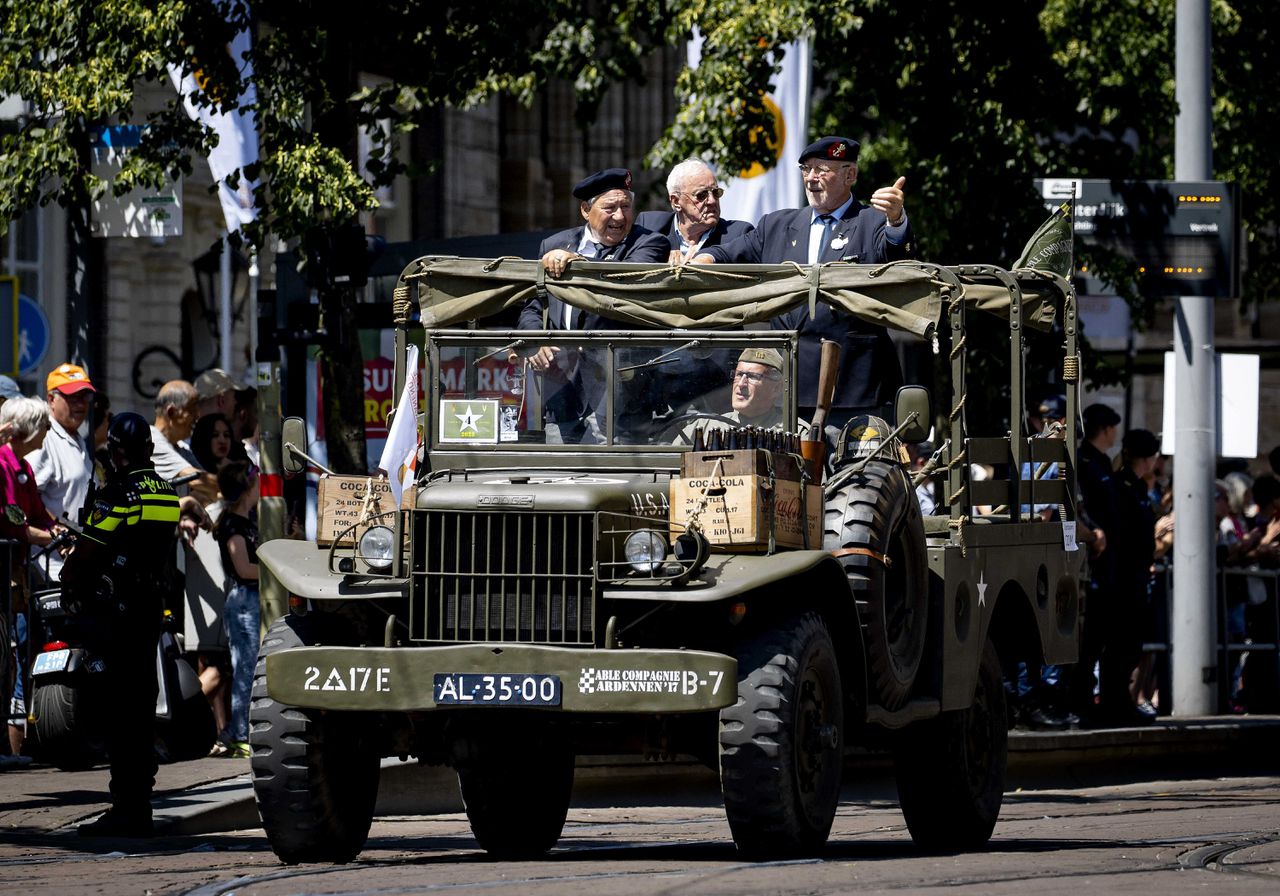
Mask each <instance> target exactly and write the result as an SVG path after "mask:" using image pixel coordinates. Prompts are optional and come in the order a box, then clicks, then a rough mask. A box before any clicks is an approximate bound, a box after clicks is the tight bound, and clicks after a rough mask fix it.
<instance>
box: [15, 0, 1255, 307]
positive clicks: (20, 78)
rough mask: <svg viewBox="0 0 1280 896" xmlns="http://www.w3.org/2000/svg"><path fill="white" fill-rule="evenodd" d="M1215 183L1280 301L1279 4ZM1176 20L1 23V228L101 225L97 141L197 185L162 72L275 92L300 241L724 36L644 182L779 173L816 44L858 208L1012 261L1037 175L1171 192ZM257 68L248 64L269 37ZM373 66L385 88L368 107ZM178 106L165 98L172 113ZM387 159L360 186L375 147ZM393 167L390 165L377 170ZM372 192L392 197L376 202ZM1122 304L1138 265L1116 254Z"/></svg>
mask: <svg viewBox="0 0 1280 896" xmlns="http://www.w3.org/2000/svg"><path fill="white" fill-rule="evenodd" d="M1211 10H1212V20H1213V29H1214V33H1213V37H1214V53H1213V62H1214V81H1213V88H1214V124H1215V133H1214V152H1215V168H1216V171H1215V174H1216V176H1218V177H1219V178H1222V179H1225V180H1233V181H1236V182H1237V183H1239V184H1240V187H1241V193H1242V197H1243V202H1242V205H1243V219H1244V224H1245V234H1246V242H1245V245H1246V249H1247V268H1246V270H1247V276H1246V279H1245V290H1244V291H1245V297H1246V299H1247V300H1254V299H1256V298H1258V297H1260V296H1267V295H1270V294H1272V293H1274V292H1275V290H1276V287H1277V286H1278V285H1280V260H1278V255H1280V246H1278V245H1277V236H1276V228H1275V221H1276V218H1277V211H1278V209H1277V201H1278V200H1277V198H1276V197H1277V196H1278V195H1280V191H1278V190H1277V189H1276V184H1275V180H1276V179H1277V178H1278V177H1280V165H1277V164H1276V153H1275V151H1274V149H1272V144H1271V142H1270V141H1269V139H1268V138H1267V137H1266V136H1265V135H1266V134H1267V133H1269V127H1268V125H1269V124H1270V117H1271V111H1272V110H1273V109H1274V108H1276V106H1277V102H1276V99H1277V96H1276V94H1277V92H1278V91H1280V77H1277V75H1278V74H1280V71H1278V70H1277V69H1278V68H1280V65H1278V62H1277V51H1276V50H1275V48H1274V47H1273V46H1272V45H1271V43H1270V40H1269V38H1270V30H1271V28H1272V27H1274V26H1273V24H1272V20H1273V18H1274V16H1273V15H1272V14H1271V12H1272V10H1271V4H1269V3H1267V2H1266V0H1213V2H1212V7H1211ZM1174 13H1175V2H1174V0H1152V2H1147V3H1114V2H1104V0H1011V2H1008V3H1002V4H985V5H984V4H977V5H974V4H970V3H962V2H959V0H940V2H935V3H929V4H901V3H893V2H887V0H861V2H859V3H856V4H831V3H818V2H817V0H774V2H771V3H760V2H755V0H588V2H585V3H584V2H581V0H489V2H487V3H484V4H474V3H459V2H448V0H397V2H395V3H390V2H384V0H368V2H366V3H364V4H361V5H360V6H359V8H358V9H352V8H349V7H342V6H340V5H334V4H315V3H311V2H306V0H254V2H253V3H252V4H250V3H248V2H246V0H0V16H2V19H3V21H2V24H3V29H2V30H0V94H3V95H11V94H19V95H21V96H23V97H24V98H26V99H27V100H28V101H30V103H31V105H32V109H33V111H32V114H31V115H30V116H29V117H27V118H25V119H24V120H22V121H20V122H19V123H18V125H17V127H16V128H9V129H8V130H6V131H5V132H4V133H3V134H2V135H0V139H2V140H3V143H2V145H0V150H2V151H0V184H2V185H3V187H4V189H2V190H0V228H2V227H4V226H5V222H7V221H8V220H9V219H11V218H13V217H15V216H16V215H18V214H20V213H21V212H22V211H23V210H25V209H27V208H30V207H31V206H33V205H35V204H37V203H48V202H50V201H59V202H64V203H83V202H84V200H85V197H87V196H89V195H91V194H93V193H95V192H98V191H101V190H102V189H104V186H105V185H103V184H101V183H99V182H97V181H96V180H95V179H94V178H93V176H92V175H91V174H90V173H89V171H88V166H87V165H86V164H85V161H84V160H85V150H84V134H85V130H86V128H88V127H89V126H91V125H94V124H114V123H127V122H137V123H145V124H146V125H148V129H147V136H146V139H145V143H144V149H143V151H141V152H139V153H136V154H134V156H133V157H132V158H131V159H130V162H129V165H128V166H127V167H126V169H125V171H124V173H123V174H122V175H121V177H120V178H119V179H118V180H117V182H116V185H115V186H116V189H117V190H118V191H120V192H123V191H124V190H126V189H128V188H130V187H131V186H134V185H136V184H139V183H150V184H159V183H160V182H161V180H162V178H163V176H165V175H166V174H167V175H175V174H183V173H189V172H190V170H191V166H192V159H193V158H194V157H196V156H200V155H203V154H204V153H205V152H206V151H207V150H208V148H209V147H210V145H211V144H212V142H213V141H214V140H215V139H216V137H215V136H214V135H213V134H212V132H210V131H207V130H205V129H203V128H201V127H200V126H199V125H196V124H194V123H192V122H191V121H190V120H188V119H187V117H186V115H185V114H184V113H183V110H182V108H181V106H180V104H179V103H178V101H177V99H176V97H175V98H174V99H172V100H171V101H169V102H167V103H164V104H162V106H161V107H160V108H149V109H147V110H145V112H139V111H138V109H137V108H136V104H137V97H138V96H139V93H138V89H139V87H140V86H144V85H148V84H150V85H153V86H156V85H159V86H161V87H167V86H168V75H167V73H166V70H165V67H166V64H168V63H170V62H175V61H176V62H178V63H180V64H181V65H182V67H183V69H184V71H198V72H200V76H201V78H202V79H203V81H204V83H205V85H206V89H207V97H206V99H205V100H204V102H208V103H211V104H213V105H215V106H218V107H219V108H232V107H234V105H235V102H236V98H237V97H239V96H240V95H241V88H242V87H243V82H242V73H243V71H244V68H243V65H244V63H246V62H248V63H250V64H251V65H252V69H253V71H254V81H255V86H256V89H257V103H256V105H255V107H254V111H255V113H256V116H257V121H258V127H259V132H260V140H261V159H260V162H259V165H258V166H257V168H256V169H255V170H253V171H250V172H246V176H248V177H250V178H251V179H255V180H256V181H257V183H258V185H259V186H258V192H257V196H256V199H257V204H258V207H259V210H260V219H259V222H258V224H257V225H256V226H255V227H254V228H251V229H250V230H249V233H248V235H249V237H250V238H251V239H253V240H255V241H256V240H260V239H261V238H262V236H263V235H264V234H265V233H266V232H272V233H275V234H277V235H279V236H282V237H285V238H290V237H296V236H302V235H304V234H306V233H307V232H308V231H309V230H310V229H312V228H314V227H316V226H317V225H324V223H325V222H335V223H343V222H346V221H349V220H350V219H351V218H352V217H353V216H354V215H355V214H356V213H358V212H360V211H363V210H366V209H369V208H371V207H372V206H373V204H374V202H375V200H374V197H373V192H372V189H371V187H372V186H376V185H377V184H378V183H382V182H388V181H389V180H390V179H391V178H392V177H394V176H396V175H397V174H400V173H402V172H404V171H405V170H406V167H405V166H406V161H405V160H403V159H400V158H398V157H397V156H396V155H395V154H394V152H392V151H391V150H392V149H393V148H394V145H395V141H396V138H397V137H398V136H399V135H400V134H402V133H404V132H406V131H408V130H411V129H413V128H415V127H418V126H420V125H421V124H422V123H423V122H424V121H425V120H426V116H427V115H428V113H430V112H431V110H433V109H435V108H438V107H440V106H451V107H456V108H468V107H472V106H475V105H477V104H480V103H483V102H485V101H487V100H489V99H490V98H492V97H494V96H497V95H500V94H503V95H509V96H514V97H516V98H518V99H520V100H521V101H524V102H526V103H527V102H531V101H532V100H533V98H534V97H535V96H536V95H537V94H538V93H539V91H541V90H542V89H543V88H544V87H545V86H546V85H547V84H548V83H549V82H550V81H551V80H553V79H555V80H559V81H564V82H568V83H571V84H572V85H573V86H574V88H575V90H576V91H577V95H578V98H579V105H578V118H579V120H580V122H582V123H583V124H586V123H589V122H590V121H591V120H592V118H593V116H594V114H595V110H596V109H597V107H598V106H599V103H600V101H601V100H602V98H603V96H604V94H605V92H606V91H607V89H608V88H609V86H610V85H611V84H613V83H616V82H618V81H622V80H627V79H635V78H639V77H640V76H641V72H642V69H643V63H644V60H645V58H646V57H647V55H648V54H650V53H651V52H652V51H653V50H654V49H655V48H657V47H660V46H673V45H677V44H679V43H680V42H681V41H684V40H686V39H688V38H689V37H690V36H691V34H692V33H693V32H694V29H695V28H696V29H698V31H699V32H700V33H701V34H702V35H703V36H704V38H705V41H704V44H703V46H702V62H701V64H700V65H699V66H698V67H697V68H696V69H694V70H686V71H683V72H681V73H680V75H679V77H678V79H677V83H676V88H675V89H676V94H677V100H678V102H679V112H678V113H677V115H676V118H675V120H674V121H673V122H672V125H671V127H670V129H669V130H668V132H667V133H666V134H665V135H664V136H663V138H662V139H661V140H660V141H659V142H658V144H657V145H656V146H655V147H654V149H653V151H652V153H651V154H650V158H649V162H650V164H652V165H653V166H655V167H665V166H667V165H669V164H671V163H673V162H674V161H676V160H678V159H680V158H683V157H686V156H688V155H691V154H699V155H704V156H706V157H708V158H710V159H712V160H713V161H715V162H717V163H719V164H721V165H722V166H723V167H725V168H727V169H729V170H736V169H739V168H744V167H748V166H749V165H751V164H752V163H754V162H759V161H764V160H765V159H766V154H767V149H766V147H765V145H764V144H763V141H758V140H756V139H754V136H753V135H754V134H755V133H758V129H759V128H762V127H764V126H767V125H768V123H769V118H768V113H767V112H766V111H765V109H764V106H763V103H762V96H763V94H764V92H765V91H767V89H768V84H769V81H770V79H771V78H772V77H773V76H774V74H775V73H776V71H777V68H778V63H779V61H780V58H781V55H780V54H781V52H782V49H781V48H782V46H783V44H785V43H786V42H788V41H790V40H793V39H795V38H798V37H808V38H810V39H811V40H812V41H813V46H814V60H815V61H814V73H813V85H814V109H813V117H812V125H811V130H812V132H813V134H820V133H842V134H848V135H850V136H854V137H857V138H859V139H862V140H864V148H863V152H862V155H861V158H860V163H861V177H860V179H861V181H862V184H861V188H860V192H863V193H865V192H869V191H870V190H871V189H874V187H875V186H879V185H881V184H887V183H891V182H892V181H893V180H894V179H895V178H896V177H897V176H898V175H906V177H907V193H908V207H909V209H910V212H911V215H912V219H913V221H914V222H915V225H916V229H917V233H918V235H919V237H920V242H921V244H922V246H923V248H924V251H925V253H926V255H927V256H928V257H929V258H931V259H934V260H938V261H942V262H958V261H971V260H975V259H976V260H984V261H1006V262H1008V261H1011V260H1012V259H1013V258H1015V257H1016V255H1017V252H1018V250H1019V248H1020V247H1021V245H1022V241H1023V240H1024V239H1025V238H1026V235H1027V234H1028V233H1029V232H1030V231H1031V230H1032V229H1033V228H1034V227H1035V226H1036V224H1037V223H1039V220H1040V218H1041V217H1042V215H1043V210H1042V206H1041V204H1040V201H1039V199H1038V197H1037V196H1036V195H1035V194H1034V192H1033V189H1032V184H1031V181H1032V179H1033V178H1035V177H1038V176H1045V175H1048V176H1082V177H1092V178H1131V179H1142V178H1152V179H1160V178H1169V177H1171V176H1172V172H1173V152H1174V145H1173V130H1174V124H1173V123H1174V116H1175V114H1176V106H1175V102H1174V70H1173V67H1174V64H1175V53H1174V46H1173V44H1174ZM251 17H252V24H254V25H255V26H256V27H255V33H256V35H257V37H256V40H255V43H254V45H253V49H252V51H251V53H250V57H249V58H248V59H247V60H235V59H230V58H228V56H227V54H226V53H225V51H224V49H223V48H225V46H226V45H227V43H228V41H229V38H230V36H231V35H232V34H233V33H234V32H235V31H236V30H237V29H239V28H241V27H243V26H245V25H247V24H250V23H251ZM357 66H359V68H361V69H364V70H369V71H373V72H374V73H376V74H377V75H379V76H380V80H378V81H377V82H376V83H365V84H361V83H358V81H357V77H356V73H357V70H358V69H357ZM159 93H160V94H161V95H162V94H163V91H160V92H159ZM357 127H364V128H366V129H368V131H369V132H370V133H371V134H373V135H374V138H375V141H377V142H376V143H375V146H374V151H373V153H372V154H371V158H372V161H371V162H370V163H369V165H368V169H367V171H365V172H358V171H357V170H356V168H355V165H354V159H355V155H356V153H355V131H356V128H357ZM384 149H385V150H387V151H386V152H383V151H382V150H384ZM371 182H372V183H371ZM1091 262H1092V263H1093V264H1094V266H1095V269H1099V268H1100V269H1103V270H1105V271H1108V272H1110V273H1111V274H1112V275H1113V276H1114V277H1115V278H1116V279H1117V283H1118V285H1120V286H1121V287H1122V289H1124V290H1126V291H1127V298H1129V299H1130V300H1131V302H1132V303H1133V304H1134V307H1135V311H1136V312H1137V314H1136V318H1137V319H1138V320H1142V319H1143V318H1144V316H1145V314H1146V313H1147V311H1148V310H1149V309H1148V308H1147V307H1146V305H1145V304H1144V302H1143V299H1142V297H1140V296H1138V295H1137V294H1136V292H1135V291H1134V290H1133V289H1132V288H1131V286H1130V287H1126V286H1125V283H1124V274H1125V271H1124V269H1123V265H1121V264H1120V263H1118V262H1116V261H1115V260H1114V259H1108V258H1106V257H1105V256H1099V257H1097V258H1095V259H1092V260H1091Z"/></svg>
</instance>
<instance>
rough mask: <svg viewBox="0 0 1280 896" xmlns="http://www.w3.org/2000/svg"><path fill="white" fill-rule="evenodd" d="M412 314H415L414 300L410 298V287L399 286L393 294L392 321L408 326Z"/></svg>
mask: <svg viewBox="0 0 1280 896" xmlns="http://www.w3.org/2000/svg"><path fill="white" fill-rule="evenodd" d="M411 314H413V300H412V299H410V298H409V287H408V286H397V287H396V288H395V289H394V290H392V292H391V315H392V319H393V320H394V321H395V322H396V323H397V324H406V323H408V322H409V316H410V315H411Z"/></svg>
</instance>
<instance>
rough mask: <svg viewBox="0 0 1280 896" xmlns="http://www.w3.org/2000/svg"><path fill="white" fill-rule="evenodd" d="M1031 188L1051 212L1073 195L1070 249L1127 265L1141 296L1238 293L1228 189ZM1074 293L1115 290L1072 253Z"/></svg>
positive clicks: (1158, 183)
mask: <svg viewBox="0 0 1280 896" xmlns="http://www.w3.org/2000/svg"><path fill="white" fill-rule="evenodd" d="M1036 187H1037V189H1038V190H1039V191H1040V195H1041V196H1043V197H1044V201H1045V208H1046V209H1047V210H1050V211H1052V210H1053V209H1055V208H1057V207H1058V206H1059V205H1061V204H1062V201H1063V200H1064V199H1067V198H1068V197H1070V196H1072V195H1074V196H1075V213H1076V220H1075V235H1076V244H1077V245H1078V246H1080V245H1086V246H1100V247H1104V248H1107V249H1110V250H1112V251H1114V252H1115V253H1116V254H1117V255H1119V256H1121V257H1123V258H1125V259H1129V260H1131V261H1132V263H1133V266H1134V268H1135V270H1136V274H1137V278H1138V286H1139V289H1140V291H1141V292H1142V293H1143V294H1144V295H1149V296H1211V297H1214V298H1230V297H1234V296H1237V295H1239V292H1240V289H1239V284H1240V264H1239V259H1238V256H1237V252H1238V249H1237V246H1238V234H1239V230H1240V221H1239V211H1238V209H1239V203H1238V202H1237V190H1236V185H1235V184H1228V183H1223V182H1221V181H1165V180H1133V181H1118V180H1117V181H1112V180H1088V179H1072V178H1045V179H1043V180H1037V181H1036ZM1076 291H1077V292H1078V293H1080V294H1082V295H1114V294H1115V292H1116V291H1115V289H1114V288H1113V287H1112V286H1111V285H1109V284H1108V283H1105V282H1104V281H1102V280H1100V279H1099V278H1098V277H1096V276H1094V274H1093V272H1091V271H1090V270H1089V269H1088V266H1087V265H1086V264H1082V263H1081V259H1080V258H1079V253H1077V265H1076Z"/></svg>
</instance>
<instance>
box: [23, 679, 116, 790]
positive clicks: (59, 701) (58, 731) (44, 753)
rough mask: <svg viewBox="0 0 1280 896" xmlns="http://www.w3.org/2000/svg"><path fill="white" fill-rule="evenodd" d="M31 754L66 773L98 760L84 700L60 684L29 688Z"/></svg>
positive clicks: (99, 754)
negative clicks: (32, 717)
mask: <svg viewBox="0 0 1280 896" xmlns="http://www.w3.org/2000/svg"><path fill="white" fill-rule="evenodd" d="M32 691H33V693H32V694H31V714H32V715H34V716H35V722H34V723H33V724H32V732H31V733H32V736H33V737H32V740H33V743H32V745H31V752H32V755H33V756H35V757H36V758H37V759H39V760H40V761H41V762H47V763H49V764H50V765H53V766H56V767H57V768H60V769H62V770H63V771H67V772H78V771H84V770H85V769H87V768H93V766H94V765H96V764H97V763H99V762H100V761H102V759H103V751H102V749H101V747H100V746H99V745H98V744H97V743H96V742H95V740H94V738H93V737H92V736H91V735H90V732H91V731H92V730H93V723H92V720H91V719H90V717H89V716H90V712H89V701H88V697H87V696H86V695H85V694H84V693H83V692H82V689H81V688H78V687H75V686H73V685H70V684H67V683H65V682H61V681H44V682H41V683H39V684H38V685H35V686H33V687H32Z"/></svg>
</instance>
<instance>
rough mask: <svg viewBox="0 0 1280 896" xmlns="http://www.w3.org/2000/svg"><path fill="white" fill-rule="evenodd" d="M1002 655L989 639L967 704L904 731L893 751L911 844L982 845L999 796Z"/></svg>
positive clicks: (1003, 747)
mask: <svg viewBox="0 0 1280 896" xmlns="http://www.w3.org/2000/svg"><path fill="white" fill-rule="evenodd" d="M1005 720H1006V712H1005V696H1004V685H1003V684H1002V682H1001V676H1000V659H999V657H998V656H997V654H996V650H995V646H994V645H993V644H992V643H991V641H990V640H988V641H987V643H986V646H985V648H984V650H983V652H982V664H981V666H980V667H979V670H978V684H977V688H976V689H975V691H974V694H973V704H972V705H971V706H970V707H969V708H968V709H960V710H955V711H952V712H945V713H943V714H942V715H940V716H938V717H937V718H935V719H930V720H929V721H926V722H916V723H915V724H913V725H910V726H908V727H907V728H905V729H903V731H902V732H900V734H899V741H898V743H897V744H896V747H895V750H894V772H895V775H896V777H897V782H898V801H899V803H900V804H901V806H902V814H903V815H904V816H905V817H906V820H907V829H908V830H909V831H911V839H912V840H913V841H915V844H916V846H918V847H920V848H921V849H923V850H926V851H928V852H962V851H965V850H972V849H980V848H981V847H983V846H984V845H986V842H987V841H988V840H990V839H991V832H992V830H993V829H994V828H995V825H996V818H997V817H999V815H1000V804H1001V802H1002V801H1003V799H1004V775H1005V766H1006V763H1007V761H1008V747H1009V729H1008V725H1007V723H1006V721H1005Z"/></svg>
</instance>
